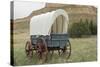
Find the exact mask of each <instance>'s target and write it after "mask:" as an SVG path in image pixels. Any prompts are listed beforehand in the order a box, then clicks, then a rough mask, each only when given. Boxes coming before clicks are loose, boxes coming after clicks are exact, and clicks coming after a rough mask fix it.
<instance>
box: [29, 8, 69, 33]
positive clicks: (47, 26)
mask: <svg viewBox="0 0 100 67" xmlns="http://www.w3.org/2000/svg"><path fill="white" fill-rule="evenodd" d="M60 15H62V16H63V17H64V23H63V32H62V33H66V32H67V25H68V14H67V13H66V11H64V10H63V9H58V10H55V11H52V12H47V13H44V14H40V15H37V16H34V17H32V18H31V20H30V35H50V30H51V27H52V25H53V23H54V21H55V20H56V18H57V17H58V16H60Z"/></svg>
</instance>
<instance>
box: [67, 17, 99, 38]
mask: <svg viewBox="0 0 100 67" xmlns="http://www.w3.org/2000/svg"><path fill="white" fill-rule="evenodd" d="M96 27H97V26H96V23H95V24H93V21H91V22H88V20H87V19H86V21H85V22H83V21H82V19H80V21H79V22H78V23H73V24H72V25H71V26H70V27H69V29H68V32H69V34H70V36H71V37H82V36H83V35H85V36H89V35H93V34H96Z"/></svg>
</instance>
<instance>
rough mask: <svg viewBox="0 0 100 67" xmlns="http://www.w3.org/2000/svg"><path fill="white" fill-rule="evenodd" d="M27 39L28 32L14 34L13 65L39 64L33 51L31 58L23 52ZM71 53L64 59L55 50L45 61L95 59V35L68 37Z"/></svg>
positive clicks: (48, 62)
mask: <svg viewBox="0 0 100 67" xmlns="http://www.w3.org/2000/svg"><path fill="white" fill-rule="evenodd" d="M28 39H29V35H28V33H17V34H15V35H14V61H15V65H32V64H41V63H39V60H38V58H37V56H36V54H35V52H34V55H33V58H32V59H31V60H30V59H29V58H28V57H26V54H25V43H26V41H27V40H28ZM70 42H71V46H72V53H71V56H70V59H68V60H65V58H63V57H62V56H59V55H58V54H57V52H56V51H55V53H54V55H53V56H52V58H50V57H49V59H48V61H47V63H45V64H52V63H66V62H67V63H69V62H84V61H96V60H97V54H96V49H97V48H96V36H94V37H90V38H70Z"/></svg>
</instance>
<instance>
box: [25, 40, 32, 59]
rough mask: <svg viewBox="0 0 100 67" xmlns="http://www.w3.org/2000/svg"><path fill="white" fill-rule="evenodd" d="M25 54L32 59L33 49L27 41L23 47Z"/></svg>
mask: <svg viewBox="0 0 100 67" xmlns="http://www.w3.org/2000/svg"><path fill="white" fill-rule="evenodd" d="M25 53H26V55H27V56H29V57H32V56H33V47H32V44H31V41H27V42H26V45H25Z"/></svg>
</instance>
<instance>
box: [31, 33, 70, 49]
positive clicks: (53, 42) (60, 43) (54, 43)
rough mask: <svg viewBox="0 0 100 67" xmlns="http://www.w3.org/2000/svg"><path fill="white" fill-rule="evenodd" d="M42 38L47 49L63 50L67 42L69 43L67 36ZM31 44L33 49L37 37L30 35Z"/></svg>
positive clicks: (59, 35) (52, 35) (55, 35)
mask: <svg viewBox="0 0 100 67" xmlns="http://www.w3.org/2000/svg"><path fill="white" fill-rule="evenodd" d="M43 38H44V39H45V41H46V43H47V47H48V48H56V47H58V48H61V49H63V48H64V47H65V46H66V45H67V44H66V43H67V42H69V37H68V34H67V33H65V34H51V35H50V36H49V35H47V36H43ZM31 42H32V45H33V47H34V46H35V45H36V42H37V35H31Z"/></svg>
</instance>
